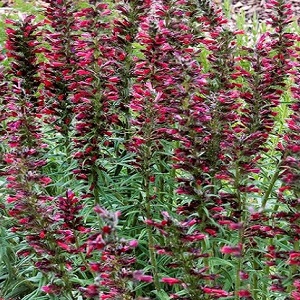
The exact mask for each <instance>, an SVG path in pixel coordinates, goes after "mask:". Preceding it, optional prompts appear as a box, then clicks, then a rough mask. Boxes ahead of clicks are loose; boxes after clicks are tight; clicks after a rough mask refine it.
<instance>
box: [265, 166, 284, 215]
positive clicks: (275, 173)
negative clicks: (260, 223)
mask: <svg viewBox="0 0 300 300" xmlns="http://www.w3.org/2000/svg"><path fill="white" fill-rule="evenodd" d="M279 173H280V169H279V165H277V168H276V171H275V172H274V174H273V176H272V178H271V181H270V184H269V187H268V189H267V191H266V193H265V195H264V197H263V199H262V203H261V207H262V209H265V208H266V204H267V202H268V200H269V197H270V195H271V193H272V191H273V189H274V185H275V183H276V181H277V179H278V176H279Z"/></svg>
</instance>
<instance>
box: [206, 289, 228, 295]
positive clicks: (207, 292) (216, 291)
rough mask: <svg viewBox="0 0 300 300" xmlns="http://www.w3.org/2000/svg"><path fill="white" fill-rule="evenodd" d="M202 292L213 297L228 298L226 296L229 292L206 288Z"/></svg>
mask: <svg viewBox="0 0 300 300" xmlns="http://www.w3.org/2000/svg"><path fill="white" fill-rule="evenodd" d="M202 290H203V292H204V293H205V294H208V295H211V296H213V297H226V296H228V292H226V291H224V290H221V289H215V288H210V287H204V288H203V289H202Z"/></svg>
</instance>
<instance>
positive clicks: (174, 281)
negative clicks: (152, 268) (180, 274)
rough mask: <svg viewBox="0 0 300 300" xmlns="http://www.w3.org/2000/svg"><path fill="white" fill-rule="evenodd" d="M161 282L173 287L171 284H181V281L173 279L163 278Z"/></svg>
mask: <svg viewBox="0 0 300 300" xmlns="http://www.w3.org/2000/svg"><path fill="white" fill-rule="evenodd" d="M161 282H163V283H167V284H169V285H173V284H178V283H181V280H180V279H177V278H173V277H164V278H162V279H161Z"/></svg>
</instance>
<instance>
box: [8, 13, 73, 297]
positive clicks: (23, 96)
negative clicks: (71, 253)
mask: <svg viewBox="0 0 300 300" xmlns="http://www.w3.org/2000/svg"><path fill="white" fill-rule="evenodd" d="M33 20H34V17H33V16H27V17H26V16H25V17H24V19H23V20H21V21H8V23H9V24H10V25H11V26H9V27H8V28H7V35H8V39H7V43H6V50H7V56H8V57H9V60H10V65H9V67H8V68H7V69H6V70H5V71H6V77H7V80H8V89H7V91H6V94H5V95H4V102H5V107H6V110H7V111H8V112H9V113H8V114H6V119H5V123H6V133H5V142H6V143H7V145H8V146H9V149H10V151H9V152H7V153H6V154H5V155H4V158H3V159H4V162H5V163H6V164H7V166H6V170H5V174H6V181H7V184H6V188H7V189H8V191H9V195H8V197H7V210H8V213H9V216H10V217H11V218H12V221H13V225H12V228H11V230H12V231H13V232H14V233H15V234H16V235H18V236H19V237H20V241H21V243H24V244H25V245H27V247H26V248H24V249H23V250H22V251H21V252H20V253H19V255H24V256H27V255H29V254H32V262H33V264H34V266H35V268H37V269H38V270H40V271H41V272H42V273H43V276H44V279H45V280H46V281H47V282H49V284H48V285H47V286H45V287H43V288H42V291H44V292H46V293H52V294H57V295H61V296H66V297H69V298H70V299H73V286H72V283H71V281H70V273H69V271H68V262H66V260H65V255H64V251H65V250H66V249H63V248H61V247H60V240H59V239H58V240H57V239H56V236H55V231H54V228H55V227H56V226H57V225H58V223H57V219H56V218H55V217H54V214H53V212H54V211H55V210H56V206H55V201H54V199H53V197H52V196H49V195H48V194H47V193H46V187H47V186H48V185H49V184H50V183H51V178H49V177H48V176H46V175H44V174H43V171H42V168H43V167H44V166H45V165H46V164H47V162H46V161H45V160H44V159H43V155H44V152H45V151H46V150H45V149H46V148H47V147H48V145H46V144H45V143H43V138H44V137H43V130H42V126H43V118H42V117H43V115H42V113H41V110H42V107H41V103H40V102H39V99H38V98H37V92H38V87H39V84H40V83H41V79H40V78H39V76H38V74H39V73H38V70H39V66H38V62H37V58H36V53H37V52H38V51H39V49H40V48H39V47H40V45H39V42H38V34H37V33H36V32H39V31H38V26H39V24H38V23H34V21H33ZM58 246H59V247H58ZM62 249H63V250H62Z"/></svg>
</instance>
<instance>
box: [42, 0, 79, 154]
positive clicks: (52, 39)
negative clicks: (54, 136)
mask: <svg viewBox="0 0 300 300" xmlns="http://www.w3.org/2000/svg"><path fill="white" fill-rule="evenodd" d="M44 2H45V3H46V4H47V6H46V8H45V13H44V15H45V17H46V20H45V21H44V22H45V25H44V27H46V26H47V27H48V28H49V27H50V28H49V29H44V32H43V37H44V39H45V42H46V43H45V45H44V46H43V47H41V49H40V50H39V52H41V54H42V55H43V56H44V59H43V62H41V63H40V64H39V67H40V76H41V80H42V83H43V88H42V89H41V95H40V100H41V101H42V102H43V109H42V113H43V114H44V115H45V116H47V118H46V120H45V121H46V122H47V123H49V124H50V125H51V126H52V129H54V130H55V131H56V132H59V133H60V134H61V135H62V137H63V140H62V143H63V144H64V145H65V147H66V150H67V156H70V154H68V153H69V152H70V150H71V149H70V148H71V145H70V142H71V140H70V139H71V137H70V134H71V132H70V131H71V127H70V126H71V121H72V119H73V107H72V102H71V99H70V98H71V94H72V92H73V91H70V90H69V87H68V85H69V83H70V82H71V81H72V80H73V77H74V72H75V70H74V69H75V60H74V49H73V48H74V46H73V43H74V41H75V40H76V39H77V35H76V34H75V33H74V30H73V29H72V26H73V25H74V16H73V14H74V12H76V1H68V0H63V1H52V0H47V1H44Z"/></svg>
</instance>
